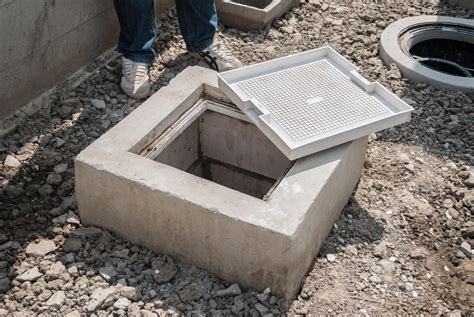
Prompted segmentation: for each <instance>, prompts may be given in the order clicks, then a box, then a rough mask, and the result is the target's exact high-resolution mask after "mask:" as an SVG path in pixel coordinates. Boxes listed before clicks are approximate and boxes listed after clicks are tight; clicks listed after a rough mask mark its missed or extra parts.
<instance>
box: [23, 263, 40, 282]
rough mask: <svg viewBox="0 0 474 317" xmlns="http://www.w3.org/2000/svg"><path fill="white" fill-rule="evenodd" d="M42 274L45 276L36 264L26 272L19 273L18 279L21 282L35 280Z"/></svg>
mask: <svg viewBox="0 0 474 317" xmlns="http://www.w3.org/2000/svg"><path fill="white" fill-rule="evenodd" d="M41 276H43V274H42V273H41V272H40V271H39V269H38V267H37V266H35V267H34V268H32V269H29V270H28V271H26V272H25V273H23V274H20V275H18V276H17V277H16V280H17V281H19V282H33V281H36V280H37V279H39V278H40V277H41Z"/></svg>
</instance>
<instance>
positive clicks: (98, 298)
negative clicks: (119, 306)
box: [86, 287, 116, 313]
mask: <svg viewBox="0 0 474 317" xmlns="http://www.w3.org/2000/svg"><path fill="white" fill-rule="evenodd" d="M115 293H116V289H115V287H109V288H97V289H96V290H94V292H93V293H92V295H91V298H90V301H89V304H88V305H87V308H86V309H87V311H88V312H90V313H92V312H95V311H96V310H97V309H99V308H100V307H101V306H102V304H104V302H105V301H106V300H107V299H108V298H109V297H111V296H113V295H114V294H115Z"/></svg>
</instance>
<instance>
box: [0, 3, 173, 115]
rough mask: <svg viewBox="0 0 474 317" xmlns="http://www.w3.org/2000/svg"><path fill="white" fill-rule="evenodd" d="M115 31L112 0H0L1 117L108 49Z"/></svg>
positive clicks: (116, 28)
mask: <svg viewBox="0 0 474 317" xmlns="http://www.w3.org/2000/svg"><path fill="white" fill-rule="evenodd" d="M156 2H157V4H156V8H157V10H159V11H158V12H162V11H163V10H164V9H165V8H166V7H169V6H170V4H172V3H173V2H172V1H171V0H166V1H156ZM118 30H119V28H118V23H117V19H116V16H115V12H114V8H113V1H112V0H106V1H96V0H81V1H76V0H62V1H52V0H38V1H20V0H8V1H0V43H2V44H1V45H0V82H2V85H1V86H0V96H1V97H0V102H1V104H2V106H1V107H0V119H2V118H4V117H6V116H7V115H9V114H11V113H13V112H14V111H15V110H17V109H19V108H20V107H21V106H23V105H24V104H25V103H27V102H28V101H30V100H31V99H33V98H35V97H37V96H38V95H40V94H41V93H42V92H44V91H46V90H48V89H49V88H51V87H53V86H54V85H56V84H57V83H58V82H61V81H62V80H64V78H66V77H67V76H69V75H71V74H72V73H74V72H75V71H77V70H78V69H79V68H81V67H82V66H84V65H85V64H87V63H88V62H89V61H90V60H91V59H92V58H93V57H95V56H97V55H99V54H101V53H103V52H104V51H105V50H106V49H109V48H111V47H112V46H113V45H114V44H115V42H116V38H117V35H118Z"/></svg>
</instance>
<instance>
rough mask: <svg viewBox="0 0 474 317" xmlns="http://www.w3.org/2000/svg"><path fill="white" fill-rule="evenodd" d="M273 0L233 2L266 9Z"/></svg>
mask: <svg viewBox="0 0 474 317" xmlns="http://www.w3.org/2000/svg"><path fill="white" fill-rule="evenodd" d="M272 1H273V0H232V2H235V3H239V4H243V5H246V6H249V7H254V8H258V9H265V8H266V7H267V6H268V5H269V4H270V3H272Z"/></svg>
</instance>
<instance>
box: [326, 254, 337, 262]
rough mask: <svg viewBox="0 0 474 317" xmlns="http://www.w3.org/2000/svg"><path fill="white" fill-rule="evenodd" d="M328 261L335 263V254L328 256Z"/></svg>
mask: <svg viewBox="0 0 474 317" xmlns="http://www.w3.org/2000/svg"><path fill="white" fill-rule="evenodd" d="M326 259H327V260H328V261H329V262H335V261H336V256H335V255H334V254H328V255H326Z"/></svg>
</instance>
